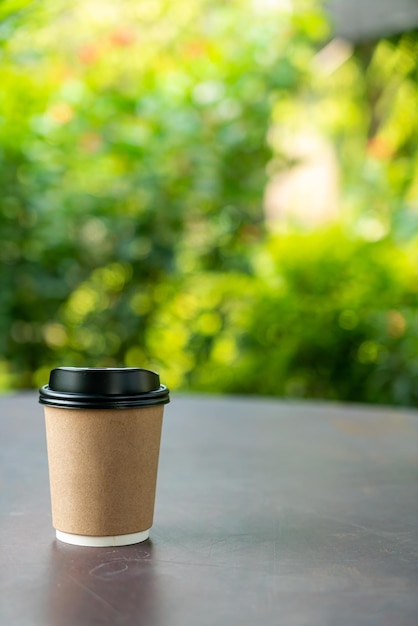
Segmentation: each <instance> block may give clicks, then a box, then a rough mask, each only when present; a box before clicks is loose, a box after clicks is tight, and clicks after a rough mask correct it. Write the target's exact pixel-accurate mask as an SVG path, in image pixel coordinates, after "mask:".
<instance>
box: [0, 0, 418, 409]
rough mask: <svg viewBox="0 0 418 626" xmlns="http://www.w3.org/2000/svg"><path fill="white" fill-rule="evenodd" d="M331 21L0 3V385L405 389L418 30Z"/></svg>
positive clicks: (259, 7) (305, 391)
mask: <svg viewBox="0 0 418 626" xmlns="http://www.w3.org/2000/svg"><path fill="white" fill-rule="evenodd" d="M354 4H356V3H354ZM358 6H359V3H357V7H358ZM386 15H387V13H386ZM338 17H341V13H338V12H337V13H334V14H332V12H331V13H330V11H329V10H328V9H326V7H324V6H322V5H321V4H320V3H319V2H315V1H314V0H286V1H285V0H276V1H274V0H269V1H267V0H258V1H257V0H252V1H248V0H230V1H228V2H224V1H222V2H221V1H218V0H210V1H206V0H199V1H198V2H189V1H188V0H187V1H186V0H176V1H175V2H174V1H169V0H135V1H134V0H118V2H114V1H113V0H112V1H109V0H83V2H76V1H74V0H73V1H71V2H70V1H65V0H54V2H50V1H49V0H45V1H44V2H42V3H40V2H28V1H27V0H26V1H24V0H20V1H19V0H6V1H4V2H2V3H1V5H0V193H1V197H0V260H1V274H0V389H2V390H9V389H16V388H33V387H37V386H39V385H41V384H44V383H45V382H47V380H48V375H49V370H50V369H51V368H52V367H54V366H58V365H74V366H91V367H94V366H96V367H98V366H100V367H112V366H122V365H126V366H142V367H150V368H154V369H157V370H158V371H159V372H160V375H161V378H162V379H163V381H164V382H165V383H167V384H168V385H169V386H170V387H171V388H172V389H173V390H183V391H191V390H194V391H205V392H216V393H220V392H228V393H244V394H266V395H274V396H284V397H303V398H305V397H306V398H327V399H334V400H342V401H355V402H373V403H386V404H400V405H416V404H417V401H418V385H417V379H418V153H417V140H418V32H417V31H416V30H414V29H413V26H414V23H413V20H411V21H409V22H408V20H406V22H407V23H406V25H405V24H403V25H402V26H399V24H398V27H397V28H395V29H392V30H393V32H392V31H391V29H390V28H389V29H387V28H386V31H385V32H375V31H374V32H373V33H370V32H361V36H359V37H356V32H360V31H361V26H364V22H363V21H362V20H360V22H359V26H358V28H357V30H356V28H355V24H354V27H353V29H352V31H353V32H351V33H350V32H349V33H348V34H344V33H343V34H342V35H341V33H339V31H338V25H337V26H336V23H338ZM342 23H345V22H344V20H342ZM374 26H375V24H374ZM411 29H412V30H411ZM377 30H378V29H377ZM383 30H384V29H383Z"/></svg>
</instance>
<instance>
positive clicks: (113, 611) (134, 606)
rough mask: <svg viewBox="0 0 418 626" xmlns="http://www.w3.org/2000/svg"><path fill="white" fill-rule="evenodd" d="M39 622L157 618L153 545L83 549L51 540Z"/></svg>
mask: <svg viewBox="0 0 418 626" xmlns="http://www.w3.org/2000/svg"><path fill="white" fill-rule="evenodd" d="M49 559H50V562H49V572H50V578H49V584H48V591H47V602H46V615H45V624H46V625H47V626H57V624H59V625H60V626H81V625H83V624H112V625H116V624H136V625H139V626H141V625H144V626H153V625H154V624H158V623H159V622H160V616H159V615H158V609H159V605H160V603H159V598H158V596H159V593H158V585H157V577H156V571H155V562H154V560H153V545H152V542H151V541H150V540H148V541H145V542H143V543H141V544H136V545H133V546H124V547H117V548H89V547H79V546H72V545H67V544H65V543H61V542H59V541H55V542H54V543H53V544H51V549H50V556H49Z"/></svg>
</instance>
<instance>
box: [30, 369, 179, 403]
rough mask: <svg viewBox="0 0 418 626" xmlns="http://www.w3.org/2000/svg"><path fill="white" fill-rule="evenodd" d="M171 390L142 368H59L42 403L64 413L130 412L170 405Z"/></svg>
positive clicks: (42, 394) (43, 392)
mask: <svg viewBox="0 0 418 626" xmlns="http://www.w3.org/2000/svg"><path fill="white" fill-rule="evenodd" d="M169 401H170V399H169V390H168V389H167V387H165V386H164V385H160V377H159V376H158V374H157V373H156V372H152V371H151V370H145V369H141V368H140V367H104V368H95V367H57V368H56V369H53V370H52V371H51V374H50V377H49V385H44V386H43V387H41V388H40V390H39V402H40V403H41V404H46V405H48V406H56V407H61V408H65V409H128V408H134V407H141V406H152V405H154V404H167V402H169Z"/></svg>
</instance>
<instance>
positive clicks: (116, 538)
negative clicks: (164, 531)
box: [56, 528, 150, 548]
mask: <svg viewBox="0 0 418 626" xmlns="http://www.w3.org/2000/svg"><path fill="white" fill-rule="evenodd" d="M149 531H150V529H149V528H148V530H141V531H140V532H138V533H129V534H127V535H108V536H104V537H93V536H91V535H73V534H72V533H64V532H63V531H62V530H57V531H56V537H57V539H58V541H62V542H64V543H70V544H72V545H74V546H88V547H91V548H109V547H112V548H113V547H116V546H130V545H132V544H134V543H140V542H141V541H146V540H147V539H148V538H149Z"/></svg>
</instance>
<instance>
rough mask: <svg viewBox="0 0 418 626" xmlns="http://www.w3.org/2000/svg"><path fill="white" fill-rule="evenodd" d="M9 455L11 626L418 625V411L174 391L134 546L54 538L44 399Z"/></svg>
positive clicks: (29, 402)
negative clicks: (150, 511)
mask: <svg viewBox="0 0 418 626" xmlns="http://www.w3.org/2000/svg"><path fill="white" fill-rule="evenodd" d="M0 445H1V460H0V481H1V482H0V488H1V491H0V516H1V517H0V557H1V559H0V563H1V569H0V624H1V625H2V626H3V625H5V626H6V625H7V626H76V625H77V626H93V625H94V626H95V625H102V624H109V625H110V624H112V625H116V626H117V625H122V624H126V625H128V624H129V625H143V626H192V625H193V626H197V625H199V626H212V625H213V626H215V625H217V626H222V625H237V626H238V625H240V626H243V625H244V626H245V625H247V624H248V625H250V624H251V625H252V626H253V625H254V624H262V625H263V626H270V625H271V626H273V625H274V626H277V625H281V624H284V625H286V626H299V625H301V626H302V625H309V626H316V625H318V626H327V625H330V626H334V625H335V626H345V625H347V626H356V625H364V626H366V625H367V626H374V625H376V626H386V625H387V626H417V624H418V561H417V556H418V554H417V546H418V535H417V519H418V515H417V514H418V462H417V458H418V412H414V411H407V410H397V409H388V408H386V409H384V408H366V407H347V406H341V405H337V404H327V403H302V402H280V401H275V400H268V399H256V398H229V397H216V396H212V397H211V396H199V395H197V396H176V395H175V394H174V395H173V397H172V403H171V404H170V405H168V407H167V409H166V414H165V421H164V428H163V440H162V448H161V457H160V471H159V479H158V488H157V502H156V511H155V524H154V526H153V529H152V532H151V540H150V541H147V542H145V543H143V544H138V545H136V546H127V547H124V548H109V549H108V548H80V547H77V546H69V545H66V544H62V543H60V542H57V541H56V540H55V539H54V531H53V529H52V527H51V516H50V505H49V487H48V469H47V458H46V446H45V433H44V424H43V416H42V408H41V407H40V406H39V405H38V404H37V396H36V394H35V393H26V394H17V395H12V396H5V397H2V398H0Z"/></svg>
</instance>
